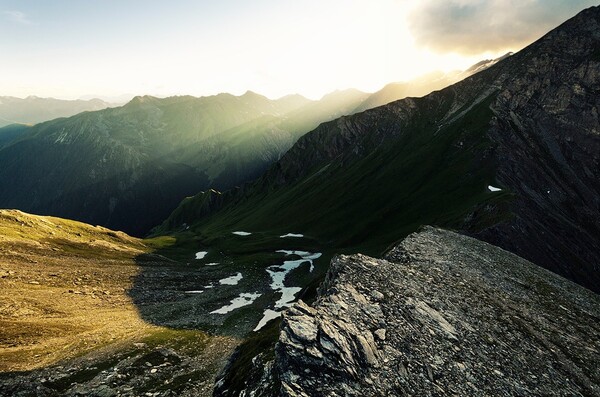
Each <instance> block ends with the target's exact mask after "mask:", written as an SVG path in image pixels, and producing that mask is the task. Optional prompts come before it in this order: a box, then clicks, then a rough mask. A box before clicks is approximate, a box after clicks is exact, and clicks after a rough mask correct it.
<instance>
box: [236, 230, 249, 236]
mask: <svg viewBox="0 0 600 397" xmlns="http://www.w3.org/2000/svg"><path fill="white" fill-rule="evenodd" d="M231 234H235V235H237V236H249V235H251V234H252V233H250V232H242V231H239V232H231Z"/></svg>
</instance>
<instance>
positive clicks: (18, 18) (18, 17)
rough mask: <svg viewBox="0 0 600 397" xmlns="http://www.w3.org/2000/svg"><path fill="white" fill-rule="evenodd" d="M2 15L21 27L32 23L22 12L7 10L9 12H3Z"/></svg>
mask: <svg viewBox="0 0 600 397" xmlns="http://www.w3.org/2000/svg"><path fill="white" fill-rule="evenodd" d="M3 14H4V16H5V17H6V18H7V19H9V20H11V21H13V22H15V23H19V24H21V25H31V24H33V22H31V20H30V19H29V18H28V17H27V15H26V14H25V13H24V12H21V11H16V10H9V11H4V12H3Z"/></svg>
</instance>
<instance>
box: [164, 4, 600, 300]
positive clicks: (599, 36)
mask: <svg viewBox="0 0 600 397" xmlns="http://www.w3.org/2000/svg"><path fill="white" fill-rule="evenodd" d="M599 13H600V12H599V9H598V8H592V9H588V10H586V11H584V12H582V13H581V14H579V15H578V16H577V17H576V18H574V19H571V20H569V21H567V22H565V23H564V24H563V25H561V26H560V27H558V28H557V29H555V30H554V31H552V32H550V33H548V34H547V35H545V36H544V37H542V38H541V39H540V40H538V41H536V42H535V43H533V44H531V45H530V46H528V47H527V48H525V49H524V50H522V51H520V52H518V53H516V54H514V55H512V56H510V57H507V58H506V59H503V60H501V61H499V62H497V63H495V64H494V65H493V66H491V67H489V68H487V69H485V70H483V71H480V72H479V73H476V74H475V75H473V76H470V77H468V78H466V79H464V80H462V81H461V82H459V83H456V84H454V85H452V86H450V87H448V88H445V89H443V90H440V91H436V92H433V93H431V94H429V95H427V96H425V97H422V98H407V99H404V100H400V101H396V102H392V103H390V104H388V105H385V106H381V107H378V108H375V109H372V110H368V111H365V112H362V113H358V114H355V115H351V116H344V117H341V118H339V119H337V120H334V121H331V122H328V123H323V124H321V125H320V126H319V127H318V128H317V129H315V130H314V131H312V132H310V133H308V134H306V135H304V136H303V137H302V138H300V139H299V141H298V142H297V143H296V144H295V145H294V146H293V147H292V148H291V149H290V150H289V151H288V152H287V153H286V154H285V155H284V156H283V157H282V158H281V159H280V160H279V161H278V162H277V163H275V164H274V165H273V166H272V167H271V168H270V169H269V170H268V171H267V172H266V173H265V174H264V175H263V176H262V177H261V178H259V179H258V180H257V181H255V182H252V183H250V184H247V185H244V186H242V187H241V188H239V189H234V190H231V191H228V192H225V193H223V194H220V193H218V192H214V191H208V192H205V193H202V194H199V195H197V196H195V197H193V198H190V199H187V200H185V201H184V202H183V203H182V204H181V205H180V206H179V208H178V209H177V210H176V211H174V213H173V214H172V215H171V216H170V217H169V218H168V219H167V220H166V221H165V222H164V223H163V225H162V226H161V227H160V228H159V229H157V232H158V233H161V232H163V233H164V232H165V231H169V230H170V231H177V230H179V228H180V227H181V224H183V223H185V224H187V225H195V226H196V229H197V230H198V232H199V233H210V232H211V231H218V230H223V229H228V228H236V229H239V230H250V231H252V230H272V229H275V230H277V229H281V230H282V231H283V228H284V227H285V229H286V230H296V231H298V232H300V233H304V234H305V235H309V236H312V237H314V238H317V239H319V240H320V241H323V242H327V244H329V245H331V246H334V247H338V249H340V250H344V249H351V250H358V249H360V250H362V251H363V252H365V253H368V254H372V255H379V254H381V252H383V251H385V249H386V247H388V246H390V245H391V244H393V243H394V242H395V241H396V240H398V239H399V238H402V237H403V236H406V235H408V234H409V233H411V232H413V231H415V230H417V229H418V227H419V226H420V225H422V224H434V225H438V226H443V227H447V228H453V229H457V230H460V231H462V232H463V233H466V234H470V235H473V236H476V237H479V238H482V239H483V240H485V241H488V242H491V243H493V244H495V245H499V246H500V247H503V248H506V249H508V250H510V251H513V252H515V253H517V254H519V255H520V256H522V257H524V258H526V259H528V260H531V261H532V262H534V263H536V264H538V265H541V266H544V267H546V268H548V269H551V270H553V271H555V272H557V273H559V274H562V275H564V276H566V277H568V278H570V279H572V280H575V281H576V282H578V283H581V284H582V285H585V286H587V287H588V288H591V289H593V290H595V291H600V272H599V271H598V266H600V245H599V244H598V236H600V216H598V215H599V213H600V182H599V181H600V178H599V176H600V175H598V170H599V169H600V168H599V165H600V155H599V153H600V134H599V131H600V123H599V120H598V115H597V109H598V106H599V105H600V104H599V102H598V101H599V98H600V95H598V89H599V84H600V62H599V61H600V58H599V57H598V51H599V50H598V49H599V48H600V28H599Z"/></svg>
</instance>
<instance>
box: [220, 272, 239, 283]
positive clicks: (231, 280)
mask: <svg viewBox="0 0 600 397" xmlns="http://www.w3.org/2000/svg"><path fill="white" fill-rule="evenodd" d="M241 279H242V273H238V274H236V275H235V276H229V277H226V278H224V279H221V280H219V284H224V285H237V283H239V282H240V280H241Z"/></svg>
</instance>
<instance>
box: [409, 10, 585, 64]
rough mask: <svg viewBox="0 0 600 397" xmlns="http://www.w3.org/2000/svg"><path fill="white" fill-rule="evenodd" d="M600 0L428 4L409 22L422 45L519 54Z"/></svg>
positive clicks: (467, 50) (475, 52)
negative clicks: (510, 51)
mask: <svg viewBox="0 0 600 397" xmlns="http://www.w3.org/2000/svg"><path fill="white" fill-rule="evenodd" d="M596 2H597V0H444V1H440V0H425V1H422V2H421V3H419V6H417V7H416V8H415V9H414V11H413V13H412V15H410V18H409V25H410V30H411V33H412V35H413V36H414V38H415V40H416V43H417V45H419V46H424V47H427V48H430V49H431V50H434V51H439V52H456V53H461V54H465V55H471V54H478V53H482V52H485V51H496V52H497V51H501V50H509V49H510V50H518V49H520V48H522V47H524V46H525V45H527V44H529V43H531V42H532V41H534V40H536V39H538V38H539V37H541V36H542V35H543V34H544V33H546V32H548V31H549V30H551V29H553V28H554V27H556V26H557V25H558V24H560V23H561V22H563V21H565V20H566V19H568V18H570V17H572V16H574V15H575V14H576V13H577V12H579V11H581V10H582V9H584V8H586V7H589V6H591V5H594V4H595V3H596Z"/></svg>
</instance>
